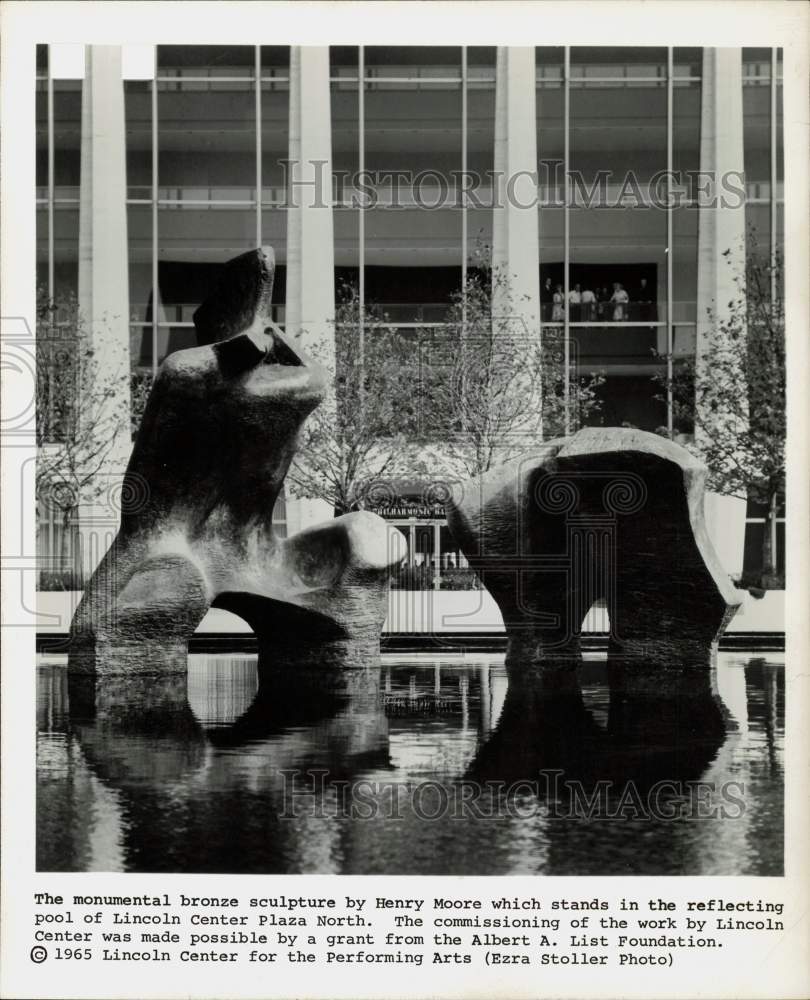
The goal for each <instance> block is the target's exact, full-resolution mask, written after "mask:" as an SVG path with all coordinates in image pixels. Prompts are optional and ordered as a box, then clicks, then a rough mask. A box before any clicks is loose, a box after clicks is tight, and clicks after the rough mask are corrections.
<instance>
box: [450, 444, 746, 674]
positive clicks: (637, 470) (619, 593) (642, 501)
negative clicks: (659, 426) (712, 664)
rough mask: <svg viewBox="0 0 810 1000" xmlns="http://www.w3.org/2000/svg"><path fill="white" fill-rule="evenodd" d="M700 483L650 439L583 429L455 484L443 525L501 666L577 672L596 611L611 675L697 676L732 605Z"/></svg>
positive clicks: (688, 463)
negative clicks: (634, 671) (596, 608)
mask: <svg viewBox="0 0 810 1000" xmlns="http://www.w3.org/2000/svg"><path fill="white" fill-rule="evenodd" d="M705 474H706V470H705V468H704V467H703V466H702V465H701V463H700V462H698V460H697V459H695V458H694V457H693V456H692V455H690V454H689V452H687V451H686V450H685V449H684V448H682V447H680V446H679V445H677V444H674V443H673V442H672V441H669V440H666V439H664V438H661V437H659V436H658V435H655V434H648V433H645V432H644V431H638V430H634V429H626V428H587V429H585V430H581V431H579V432H578V433H577V434H575V435H574V436H573V437H571V438H561V439H558V440H555V441H551V442H548V443H547V444H546V445H544V446H541V447H540V448H539V449H538V450H536V451H535V452H533V453H531V454H528V455H526V456H524V457H523V458H521V459H519V460H517V461H514V462H511V463H509V464H507V465H503V466H500V467H499V468H496V469H493V470H491V471H489V472H487V473H485V474H484V475H482V476H481V477H480V478H479V479H476V480H472V481H470V482H467V483H465V484H463V486H462V487H460V488H459V489H458V490H457V494H456V496H455V497H454V499H453V501H452V502H451V503H450V504H449V506H448V524H449V526H450V530H451V531H452V533H453V535H454V537H455V539H456V541H457V542H458V544H459V546H460V547H461V549H462V551H463V552H464V554H465V556H466V557H467V559H468V560H469V562H470V564H471V565H472V567H473V568H474V569H475V570H476V571H477V572H478V574H479V575H480V577H481V579H482V581H483V583H484V585H485V586H486V587H487V589H488V590H489V591H490V593H491V594H492V596H493V598H494V599H495V601H496V602H497V604H498V606H499V608H500V610H501V612H502V614H503V618H504V623H505V626H506V630H507V635H508V639H509V649H508V653H507V664H508V665H509V666H510V667H511V668H512V669H513V670H518V669H520V668H521V667H523V668H534V669H535V670H542V669H543V665H544V664H555V663H556V664H558V665H559V664H560V663H563V664H564V663H566V662H567V663H573V662H575V661H576V659H577V658H578V656H579V652H580V629H581V626H582V623H583V620H584V618H585V616H586V614H587V613H588V611H589V609H590V608H591V606H592V604H593V603H594V602H595V601H597V600H598V599H602V600H603V601H604V602H605V605H606V607H607V612H608V615H609V617H610V639H609V651H610V654H611V658H612V659H614V660H615V661H616V662H622V663H623V664H625V666H626V665H627V664H628V663H630V662H631V661H632V662H635V663H637V664H638V669H639V671H640V672H641V673H644V672H645V668H644V666H643V665H644V664H647V665H648V667H649V670H650V671H652V682H653V683H656V681H655V677H656V676H657V677H659V678H660V676H661V671H662V670H663V671H669V672H670V675H672V674H683V672H684V671H688V668H689V667H695V666H698V665H702V666H703V667H705V666H706V664H707V658H710V653H711V649H712V648H713V644H714V643H715V642H716V640H717V638H718V637H719V635H720V633H721V632H722V631H723V629H724V628H725V626H726V624H727V623H728V621H729V620H730V618H731V617H732V615H733V613H734V611H735V610H736V608H737V607H738V606H739V600H738V598H737V596H736V593H735V590H734V588H733V587H732V585H731V582H730V580H729V578H728V576H727V575H726V574H725V573H724V571H723V569H722V567H721V566H720V564H719V562H718V560H717V557H716V555H715V553H714V550H713V548H712V545H711V542H710V541H709V539H708V536H707V534H706V530H705V527H704V523H703V494H704V484H705Z"/></svg>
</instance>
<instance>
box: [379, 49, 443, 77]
mask: <svg viewBox="0 0 810 1000" xmlns="http://www.w3.org/2000/svg"><path fill="white" fill-rule="evenodd" d="M364 56H365V61H366V66H367V67H377V66H381V67H385V72H386V74H387V75H391V76H413V77H418V76H420V75H421V74H422V73H423V72H424V71H425V70H426V69H427V68H428V67H434V66H436V67H441V68H443V69H449V70H451V71H452V73H454V74H456V75H458V74H459V73H460V71H461V49H460V48H459V47H458V46H442V45H431V46H416V45H413V46H412V45H367V46H366V47H365V50H364Z"/></svg>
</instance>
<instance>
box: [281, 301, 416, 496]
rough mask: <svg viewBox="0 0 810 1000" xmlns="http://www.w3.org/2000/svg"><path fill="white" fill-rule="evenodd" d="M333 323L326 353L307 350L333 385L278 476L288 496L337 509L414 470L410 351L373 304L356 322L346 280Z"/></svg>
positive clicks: (357, 305) (356, 310) (358, 307)
mask: <svg viewBox="0 0 810 1000" xmlns="http://www.w3.org/2000/svg"><path fill="white" fill-rule="evenodd" d="M334 329H335V351H334V356H333V355H332V352H331V351H329V350H327V349H326V348H325V347H323V348H318V347H317V346H316V347H315V348H312V349H310V351H309V353H310V354H311V355H312V356H313V358H314V360H316V361H319V362H321V363H322V364H323V365H324V366H325V367H326V368H327V371H328V372H329V373H330V375H331V376H332V379H333V391H332V392H330V393H329V394H328V395H327V398H326V399H325V400H324V401H323V402H322V403H321V405H320V406H319V407H318V408H317V409H316V410H315V411H314V412H313V413H312V414H311V415H310V416H309V418H308V419H307V421H306V423H305V424H304V427H303V430H302V433H301V439H300V444H299V447H298V452H297V454H296V457H295V459H294V461H293V464H292V466H291V467H290V471H289V472H288V474H287V480H286V482H287V486H288V488H289V489H290V491H291V493H292V494H293V495H295V496H298V497H307V498H312V499H321V500H325V501H326V502H327V503H329V504H330V505H331V506H332V507H333V508H334V510H335V513H336V514H344V513H346V512H348V511H353V510H358V509H362V508H363V507H364V506H365V505H366V503H367V502H368V491H369V489H371V487H372V486H373V484H374V483H375V481H376V480H379V479H381V478H385V477H388V478H390V477H392V476H398V475H407V474H414V473H417V474H418V471H419V469H418V467H419V464H420V463H419V461H418V459H417V460H415V459H414V456H413V453H412V448H411V446H410V440H411V439H410V437H409V434H410V432H411V431H412V430H413V427H414V414H415V400H416V392H415V386H414V384H413V377H414V372H415V366H414V354H415V352H414V344H413V343H412V342H411V341H409V340H408V339H407V338H405V337H404V336H403V335H401V334H400V333H399V332H398V331H397V330H396V329H392V328H391V327H390V326H389V325H388V324H387V317H386V316H385V315H384V314H383V313H382V311H381V310H380V309H379V307H376V306H370V307H367V308H366V309H365V310H364V311H363V315H362V326H361V303H360V298H359V294H358V290H357V288H356V287H355V286H352V285H348V284H347V285H343V286H342V288H341V289H340V291H339V296H338V303H337V307H336V310H335V327H334ZM361 331H362V336H361ZM414 463H415V465H414ZM415 466H416V467H415Z"/></svg>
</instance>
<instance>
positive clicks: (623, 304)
mask: <svg viewBox="0 0 810 1000" xmlns="http://www.w3.org/2000/svg"><path fill="white" fill-rule="evenodd" d="M610 301H611V302H612V303H613V322H614V323H623V322H624V321H625V320H626V319H627V309H628V306H629V304H630V296H629V295H628V294H627V292H626V291H625V288H624V285H621V284H620V283H619V282H618V281H614V282H613V294H612V295H611V297H610Z"/></svg>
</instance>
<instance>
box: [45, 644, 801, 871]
mask: <svg viewBox="0 0 810 1000" xmlns="http://www.w3.org/2000/svg"><path fill="white" fill-rule="evenodd" d="M577 673H578V681H579V683H578V686H577V687H576V690H565V691H557V692H553V693H551V694H549V693H548V692H547V691H544V690H539V689H537V688H536V687H533V686H532V685H531V684H527V683H520V684H517V683H515V682H514V681H513V682H512V684H511V685H510V683H509V682H508V680H507V674H506V670H505V667H504V663H503V657H498V656H486V655H480V654H468V655H467V656H464V655H460V654H452V653H451V654H447V655H443V656H434V655H427V654H419V655H413V654H410V655H408V656H402V657H397V656H393V655H385V656H383V658H382V663H381V666H380V667H379V669H377V668H371V669H365V670H360V671H355V672H353V673H352V674H351V676H347V677H346V678H345V680H343V681H341V685H340V686H339V687H334V686H331V685H330V686H329V687H324V686H323V684H322V683H321V682H320V681H319V680H318V679H317V678H316V679H314V680H313V679H309V680H307V679H305V678H304V679H298V678H296V679H291V678H289V677H287V678H279V677H276V678H273V676H272V672H271V675H270V676H269V677H266V676H265V675H264V674H263V675H262V678H261V681H260V676H259V671H258V670H257V659H256V657H255V656H250V655H228V656H217V655H191V656H190V657H189V670H188V676H187V678H186V677H181V678H178V677H172V678H169V679H167V680H166V681H155V680H154V679H150V680H149V682H148V683H146V684H144V685H142V687H141V688H138V687H137V686H136V687H135V688H133V687H132V686H128V687H127V686H125V687H124V688H121V689H117V688H116V686H115V684H113V685H112V686H111V687H110V688H108V689H107V688H105V689H104V690H97V691H94V692H91V693H90V694H89V695H88V694H87V692H85V691H82V690H76V689H75V685H74V684H73V683H72V682H71V684H69V682H68V676H67V668H66V658H64V657H62V658H60V657H55V656H46V655H43V656H42V657H41V658H40V662H39V665H38V684H39V686H38V730H39V736H38V782H37V867H38V869H39V870H40V871H93V870H95V871H127V872H232V873H289V874H293V873H357V874H382V873H391V874H459V875H461V874H469V875H472V874H479V875H486V874H501V875H503V874H515V875H517V874H537V875H586V874H594V875H633V874H638V875H641V874H668V875H679V874H683V875H738V874H749V875H779V874H781V873H782V864H783V862H782V858H783V779H784V772H783V766H784V762H783V753H784V747H783V743H784V671H783V659H782V657H781V655H776V654H764V655H760V656H757V655H753V654H739V653H734V654H732V653H721V654H719V657H718V661H717V665H716V672H715V674H714V676H713V678H712V684H711V692H710V693H703V694H696V695H695V696H694V697H693V698H688V699H685V700H684V699H682V698H679V699H678V700H677V701H675V702H668V703H667V704H665V705H663V704H661V703H659V702H658V701H652V702H651V701H650V700H649V698H648V699H647V700H646V701H643V702H642V703H641V704H636V703H633V702H628V700H627V699H626V698H625V699H623V700H622V699H620V698H617V696H616V693H615V691H614V692H611V687H610V685H609V684H608V669H607V664H606V662H605V658H604V657H603V656H599V655H593V656H586V657H585V658H584V659H583V662H582V664H581V666H580V668H579V670H578V672H577Z"/></svg>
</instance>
